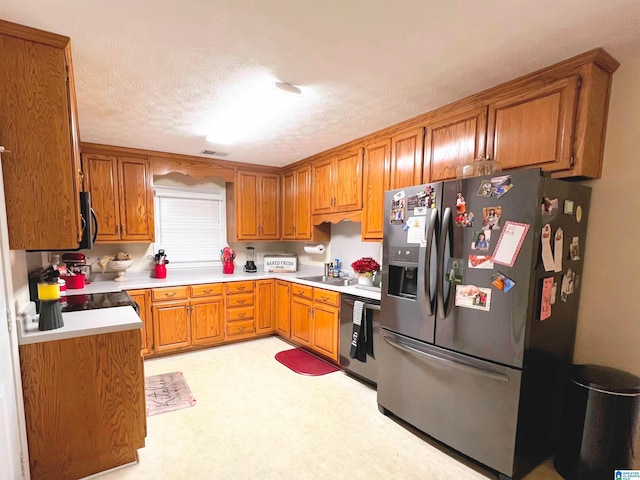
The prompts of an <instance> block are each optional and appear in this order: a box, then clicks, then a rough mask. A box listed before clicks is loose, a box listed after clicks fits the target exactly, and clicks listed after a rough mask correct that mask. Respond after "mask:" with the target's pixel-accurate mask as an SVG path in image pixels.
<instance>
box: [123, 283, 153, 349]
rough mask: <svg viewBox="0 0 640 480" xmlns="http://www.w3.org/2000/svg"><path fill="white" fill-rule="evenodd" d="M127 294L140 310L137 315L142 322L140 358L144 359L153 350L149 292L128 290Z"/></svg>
mask: <svg viewBox="0 0 640 480" xmlns="http://www.w3.org/2000/svg"><path fill="white" fill-rule="evenodd" d="M127 293H128V294H129V296H130V297H131V299H132V300H133V301H134V302H136V303H137V304H138V307H139V308H140V312H139V313H138V315H139V316H140V319H141V320H142V330H141V334H142V335H141V337H142V356H143V357H146V356H148V355H151V354H152V353H153V352H154V350H155V348H154V345H153V318H152V317H151V291H150V290H128V291H127Z"/></svg>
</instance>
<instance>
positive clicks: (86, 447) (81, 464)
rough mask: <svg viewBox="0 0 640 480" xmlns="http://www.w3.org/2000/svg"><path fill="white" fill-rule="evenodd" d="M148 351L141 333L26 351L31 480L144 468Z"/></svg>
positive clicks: (23, 352)
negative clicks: (140, 464)
mask: <svg viewBox="0 0 640 480" xmlns="http://www.w3.org/2000/svg"><path fill="white" fill-rule="evenodd" d="M140 349H141V341H140V332H139V331H138V330H137V329H136V330H126V331H120V332H112V333H105V334H100V335H89V336H85V337H77V338H70V339H65V340H56V341H49V342H42V343H33V344H28V345H21V346H20V348H19V352H20V364H21V367H22V368H21V371H22V388H23V398H24V411H25V422H26V430H27V432H26V433H27V442H28V447H29V468H30V470H31V478H33V479H37V478H55V479H61V480H64V479H69V480H70V479H76V478H85V477H89V476H92V475H93V474H95V473H98V472H103V471H105V470H109V469H111V468H115V467H117V466H120V465H124V464H127V463H131V462H135V461H136V460H137V450H138V449H139V448H142V447H144V443H145V436H146V407H145V394H144V365H143V362H142V356H141V355H140Z"/></svg>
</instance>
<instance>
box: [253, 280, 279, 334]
mask: <svg viewBox="0 0 640 480" xmlns="http://www.w3.org/2000/svg"><path fill="white" fill-rule="evenodd" d="M274 315H275V307H274V284H273V280H258V281H256V333H257V334H260V333H270V332H273V331H274V328H275V325H274V322H275V318H274Z"/></svg>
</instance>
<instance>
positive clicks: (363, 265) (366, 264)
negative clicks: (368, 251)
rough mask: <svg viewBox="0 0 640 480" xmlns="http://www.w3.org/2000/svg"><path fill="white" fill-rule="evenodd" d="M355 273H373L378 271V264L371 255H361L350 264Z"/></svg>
mask: <svg viewBox="0 0 640 480" xmlns="http://www.w3.org/2000/svg"><path fill="white" fill-rule="evenodd" d="M351 268H353V271H354V272H356V273H373V272H379V271H380V264H379V263H378V262H376V261H375V260H374V259H373V258H371V257H363V258H361V259H359V260H356V261H355V262H353V263H352V264H351Z"/></svg>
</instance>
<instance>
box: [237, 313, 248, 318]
mask: <svg viewBox="0 0 640 480" xmlns="http://www.w3.org/2000/svg"><path fill="white" fill-rule="evenodd" d="M238 316H239V317H240V318H244V317H246V316H247V314H246V313H239V314H238Z"/></svg>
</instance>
